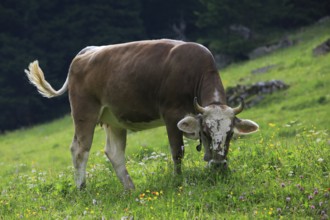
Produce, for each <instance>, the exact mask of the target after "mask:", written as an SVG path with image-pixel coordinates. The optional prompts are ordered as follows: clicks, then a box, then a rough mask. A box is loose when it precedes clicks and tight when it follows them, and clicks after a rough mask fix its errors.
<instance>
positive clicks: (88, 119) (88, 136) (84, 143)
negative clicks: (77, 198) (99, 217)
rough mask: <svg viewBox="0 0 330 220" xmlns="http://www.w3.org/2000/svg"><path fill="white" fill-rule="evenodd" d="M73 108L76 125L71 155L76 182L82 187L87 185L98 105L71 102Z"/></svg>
mask: <svg viewBox="0 0 330 220" xmlns="http://www.w3.org/2000/svg"><path fill="white" fill-rule="evenodd" d="M80 103H81V104H84V103H82V102H80ZM71 108H72V116H73V120H74V125H75V134H74V137H73V141H72V144H71V156H72V162H73V166H74V168H75V182H76V185H77V187H78V188H79V189H81V188H83V187H85V185H86V165H87V161H88V156H89V151H90V148H91V145H92V141H93V135H94V129H95V126H96V124H97V118H98V106H97V105H93V102H85V105H77V103H74V104H73V103H72V102H71Z"/></svg>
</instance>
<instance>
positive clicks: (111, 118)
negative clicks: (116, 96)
mask: <svg viewBox="0 0 330 220" xmlns="http://www.w3.org/2000/svg"><path fill="white" fill-rule="evenodd" d="M99 122H100V123H102V124H106V125H110V126H113V127H120V128H125V129H128V130H132V131H141V130H146V129H150V128H156V127H159V126H163V125H164V121H163V120H162V119H161V118H158V119H154V120H151V121H147V122H145V121H139V122H132V121H130V120H129V119H125V118H121V119H119V118H118V117H116V115H115V114H114V113H113V112H112V111H111V110H110V108H109V107H103V108H102V110H101V112H100V116H99Z"/></svg>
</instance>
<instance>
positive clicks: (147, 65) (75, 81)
mask: <svg viewBox="0 0 330 220" xmlns="http://www.w3.org/2000/svg"><path fill="white" fill-rule="evenodd" d="M25 72H26V74H27V76H28V78H29V80H30V81H31V83H32V84H34V85H35V86H36V87H37V88H38V90H39V92H40V93H41V94H42V95H43V96H45V97H48V98H52V97H56V96H59V95H62V94H63V93H64V92H66V91H67V90H68V93H69V99H70V104H71V110H72V117H73V120H74V125H75V134H74V137H73V141H72V145H71V153H72V161H73V165H74V167H75V181H76V185H77V187H78V188H81V187H83V186H84V185H85V181H86V180H85V172H86V163H87V160H88V155H89V150H90V148H91V144H92V140H93V133H94V128H95V126H96V125H97V124H98V123H101V124H103V125H104V126H103V127H104V130H105V132H106V136H107V138H106V146H105V154H106V155H107V157H108V158H109V160H110V161H111V163H112V165H113V167H114V169H115V171H116V174H117V176H118V178H119V179H120V181H121V182H122V184H123V185H124V187H125V188H126V189H132V188H134V184H133V182H132V180H131V178H130V176H129V174H128V172H127V169H126V165H125V147H126V131H127V129H129V130H133V131H139V130H143V129H148V128H153V127H157V126H161V125H165V126H166V129H167V134H168V139H169V143H170V146H171V152H172V157H173V161H174V168H175V172H176V173H181V160H182V158H183V155H184V145H183V137H182V136H183V135H185V136H186V137H188V138H193V139H198V138H200V139H201V140H202V143H203V145H204V151H205V156H204V160H205V161H208V162H209V164H226V157H227V152H228V147H229V142H230V139H231V137H232V135H233V133H234V132H236V133H239V134H248V133H252V132H255V131H257V130H258V125H257V124H256V123H254V122H252V121H250V120H242V119H238V118H237V117H236V116H235V115H237V114H238V113H240V112H241V111H242V110H243V104H241V105H240V106H239V107H237V108H230V107H229V106H227V105H226V96H225V92H224V88H223V85H222V82H221V79H220V77H219V73H218V70H217V68H216V66H215V62H214V59H213V56H212V55H211V53H210V51H209V50H208V49H207V48H205V47H204V46H202V45H200V44H196V43H187V42H182V41H174V40H165V39H164V40H150V41H138V42H132V43H125V44H117V45H109V46H98V47H96V46H93V47H86V48H85V49H83V50H82V51H81V52H79V53H78V54H77V56H76V57H75V58H74V59H73V61H72V63H71V66H70V69H69V73H68V77H67V79H66V81H65V83H64V85H63V87H62V88H61V89H60V90H58V91H56V90H54V89H53V88H52V87H51V85H50V84H49V83H48V82H47V81H46V80H45V78H44V74H43V72H42V70H41V69H40V67H39V64H38V61H34V62H32V63H31V64H30V66H29V70H25ZM194 100H195V101H194ZM202 106H203V107H202Z"/></svg>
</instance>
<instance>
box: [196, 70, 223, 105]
mask: <svg viewBox="0 0 330 220" xmlns="http://www.w3.org/2000/svg"><path fill="white" fill-rule="evenodd" d="M198 98H199V102H200V103H201V105H202V106H204V107H205V106H208V105H211V104H220V105H225V104H226V94H225V91H224V88H223V85H222V82H221V79H220V76H219V74H218V72H216V73H210V74H204V75H203V77H202V79H201V84H200V86H199V96H198Z"/></svg>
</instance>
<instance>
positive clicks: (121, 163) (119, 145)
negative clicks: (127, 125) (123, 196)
mask: <svg viewBox="0 0 330 220" xmlns="http://www.w3.org/2000/svg"><path fill="white" fill-rule="evenodd" d="M104 130H105V132H106V135H107V139H106V146H105V154H106V155H107V157H108V158H109V160H110V161H111V163H112V166H113V168H114V169H115V171H116V174H117V177H118V178H119V180H120V181H121V183H122V184H123V185H124V188H125V189H134V184H133V181H132V179H131V177H130V176H129V174H128V172H127V169H126V161H125V148H126V130H125V129H120V128H113V127H110V126H106V125H105V126H104Z"/></svg>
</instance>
